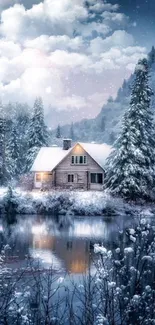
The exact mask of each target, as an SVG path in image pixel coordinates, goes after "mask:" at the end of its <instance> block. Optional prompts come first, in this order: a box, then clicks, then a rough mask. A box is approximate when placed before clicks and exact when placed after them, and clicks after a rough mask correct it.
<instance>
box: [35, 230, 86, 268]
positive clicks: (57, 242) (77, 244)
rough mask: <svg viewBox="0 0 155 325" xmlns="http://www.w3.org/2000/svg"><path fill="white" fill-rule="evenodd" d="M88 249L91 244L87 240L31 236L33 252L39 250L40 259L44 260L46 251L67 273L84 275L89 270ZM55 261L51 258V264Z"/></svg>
mask: <svg viewBox="0 0 155 325" xmlns="http://www.w3.org/2000/svg"><path fill="white" fill-rule="evenodd" d="M90 249H91V242H90V240H87V239H82V238H74V239H73V238H68V237H67V238H64V237H56V236H53V235H37V234H34V236H33V250H34V251H35V252H36V251H37V250H39V253H40V254H38V255H39V256H40V258H41V259H42V260H44V254H46V251H48V252H51V255H53V254H54V256H55V258H56V259H58V260H59V262H60V264H61V267H62V268H63V269H65V270H66V271H67V272H68V273H74V274H75V273H85V272H86V271H87V270H88V269H89V266H90ZM41 255H42V256H41ZM56 259H54V258H53V264H54V262H55V261H56ZM53 266H54V265H53Z"/></svg>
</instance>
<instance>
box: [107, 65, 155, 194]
mask: <svg viewBox="0 0 155 325" xmlns="http://www.w3.org/2000/svg"><path fill="white" fill-rule="evenodd" d="M152 95H153V93H152V90H151V88H150V87H149V75H148V62H147V60H146V59H143V60H140V61H139V62H138V65H137V67H136V70H135V78H134V83H133V88H132V93H131V101H130V107H129V109H128V111H126V113H125V115H124V118H123V123H122V131H121V133H120V136H119V138H118V140H117V141H116V143H115V149H114V150H113V152H112V153H111V155H110V156H109V158H108V161H107V172H106V179H105V185H106V187H107V188H108V189H109V190H110V192H111V193H112V194H114V195H118V196H122V197H124V198H126V199H131V200H136V199H146V200H150V198H151V197H152V188H153V186H154V166H155V137H154V124H153V115H152V111H151V109H150V102H151V96H152Z"/></svg>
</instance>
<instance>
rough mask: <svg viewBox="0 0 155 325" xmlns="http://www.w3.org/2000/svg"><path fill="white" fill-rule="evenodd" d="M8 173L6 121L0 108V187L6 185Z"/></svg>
mask: <svg viewBox="0 0 155 325" xmlns="http://www.w3.org/2000/svg"><path fill="white" fill-rule="evenodd" d="M7 180H8V172H7V166H6V119H5V114H4V108H3V107H2V105H1V106H0V186H3V185H6V183H7Z"/></svg>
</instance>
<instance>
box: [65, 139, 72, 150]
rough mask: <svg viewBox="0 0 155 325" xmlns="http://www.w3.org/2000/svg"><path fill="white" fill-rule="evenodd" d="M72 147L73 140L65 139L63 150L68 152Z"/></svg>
mask: <svg viewBox="0 0 155 325" xmlns="http://www.w3.org/2000/svg"><path fill="white" fill-rule="evenodd" d="M71 146H72V140H71V139H63V150H68V149H70V148H71Z"/></svg>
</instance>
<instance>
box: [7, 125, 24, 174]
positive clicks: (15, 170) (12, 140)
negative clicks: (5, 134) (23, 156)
mask: <svg viewBox="0 0 155 325" xmlns="http://www.w3.org/2000/svg"><path fill="white" fill-rule="evenodd" d="M19 148H20V147H19V137H18V133H17V129H16V125H15V123H14V124H13V125H12V130H11V134H10V137H9V141H8V143H7V148H6V153H7V160H6V161H7V165H8V170H9V174H10V177H11V178H15V177H17V176H18V175H19V174H20V167H21V166H20V149H19Z"/></svg>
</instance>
